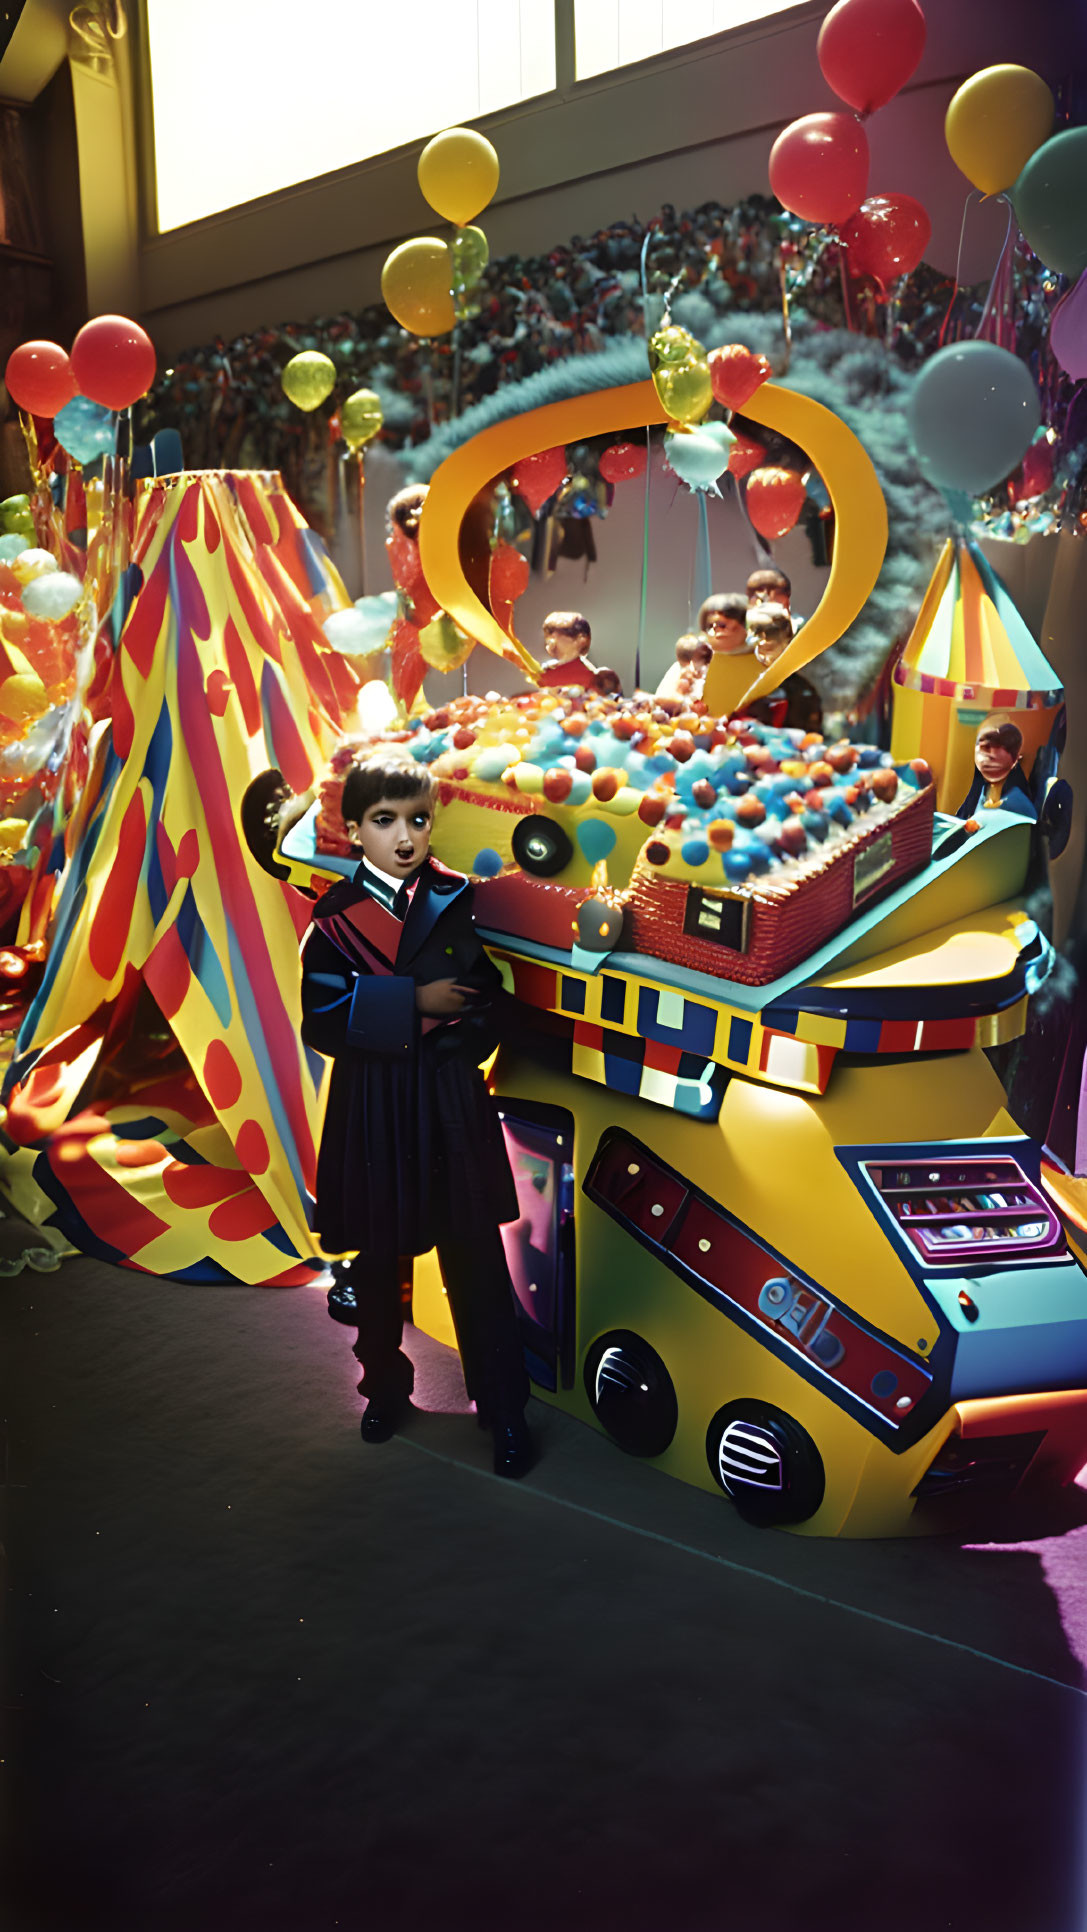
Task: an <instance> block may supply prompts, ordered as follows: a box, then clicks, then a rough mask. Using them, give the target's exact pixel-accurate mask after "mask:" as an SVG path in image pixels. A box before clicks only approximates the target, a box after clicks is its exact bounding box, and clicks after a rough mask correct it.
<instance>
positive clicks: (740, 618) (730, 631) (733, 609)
mask: <svg viewBox="0 0 1087 1932" xmlns="http://www.w3.org/2000/svg"><path fill="white" fill-rule="evenodd" d="M698 628H699V630H700V631H702V632H703V633H704V634H705V636H706V637H708V638H709V641H710V647H711V649H712V650H713V651H715V652H718V651H719V652H721V653H722V654H723V655H724V656H726V657H738V656H739V655H740V654H741V653H742V652H744V651H750V649H751V639H750V638H749V637H748V635H747V598H746V597H745V596H744V595H743V594H742V593H741V592H740V591H725V592H724V593H721V594H715V595H714V596H713V597H707V599H706V601H705V603H704V604H703V606H702V608H701V610H700V611H699V613H698Z"/></svg>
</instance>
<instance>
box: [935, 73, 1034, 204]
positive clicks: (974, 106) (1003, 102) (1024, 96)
mask: <svg viewBox="0 0 1087 1932" xmlns="http://www.w3.org/2000/svg"><path fill="white" fill-rule="evenodd" d="M1053 120H1054V107H1053V96H1052V94H1051V93H1050V91H1049V89H1048V87H1047V86H1046V84H1045V82H1044V80H1043V79H1042V77H1041V75H1040V74H1036V73H1035V72H1034V70H1033V68H1030V67H1015V66H1011V65H1009V64H1005V65H1002V66H999V67H985V68H983V69H982V71H981V73H980V74H974V75H972V76H971V78H970V79H969V80H968V81H964V82H963V84H962V86H961V87H960V88H959V91H958V93H957V94H956V95H955V96H954V97H953V99H952V102H951V105H950V107H949V108H948V110H947V119H946V121H945V123H944V132H945V134H946V136H947V147H948V153H949V154H950V156H951V159H952V160H953V161H954V163H955V166H956V167H957V168H961V169H962V172H963V174H964V175H965V176H966V178H967V180H968V181H972V182H973V184H974V186H975V188H980V189H981V192H982V194H985V195H998V194H1000V193H1002V191H1003V190H1004V189H1005V188H1010V187H1011V185H1012V182H1013V181H1014V180H1016V178H1017V176H1018V175H1019V173H1020V172H1021V170H1022V168H1023V167H1024V166H1025V164H1026V163H1027V162H1028V161H1029V160H1030V157H1031V155H1032V154H1033V153H1034V151H1035V149H1036V148H1040V147H1041V145H1042V142H1043V141H1047V140H1048V139H1049V136H1050V135H1051V134H1052V132H1053Z"/></svg>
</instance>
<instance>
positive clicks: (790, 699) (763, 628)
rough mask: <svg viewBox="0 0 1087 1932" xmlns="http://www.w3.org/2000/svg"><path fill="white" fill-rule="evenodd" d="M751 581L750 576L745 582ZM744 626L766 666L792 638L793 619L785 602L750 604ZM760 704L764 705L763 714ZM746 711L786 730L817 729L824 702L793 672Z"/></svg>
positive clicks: (757, 653)
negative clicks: (775, 688)
mask: <svg viewBox="0 0 1087 1932" xmlns="http://www.w3.org/2000/svg"><path fill="white" fill-rule="evenodd" d="M754 574H755V575H756V576H759V575H764V576H767V575H769V574H770V573H769V572H758V571H756V572H755V573H754ZM778 574H779V575H783V574H784V573H782V572H779V573H778ZM751 581H752V579H751V578H749V579H748V582H749V583H750V582H751ZM747 629H748V633H749V635H750V637H751V639H752V641H753V643H754V647H755V656H756V658H757V659H758V661H759V663H760V664H761V665H763V667H764V668H767V669H768V668H769V666H770V665H771V664H774V663H776V662H777V659H778V658H779V657H780V656H781V654H782V652H783V651H787V650H788V648H789V645H790V644H791V643H792V641H793V626H792V619H791V618H790V616H789V612H788V609H787V607H786V606H785V605H784V604H776V603H769V602H762V601H757V602H755V603H753V604H752V605H751V607H750V609H749V610H748V613H747ZM760 706H765V707H766V711H765V714H764V712H763V711H762V710H760ZM746 713H747V715H748V716H749V717H753V718H756V719H762V720H763V721H764V722H765V723H768V724H773V725H777V726H779V727H784V728H785V729H790V730H797V731H819V730H820V729H821V728H822V723H823V701H822V699H821V698H820V696H819V693H818V691H817V690H816V689H815V686H814V685H813V684H809V682H808V680H807V678H805V677H801V675H800V673H799V671H792V672H790V674H789V676H788V677H786V678H785V679H784V680H783V682H782V684H781V685H780V686H779V687H778V689H777V690H776V691H771V692H770V693H769V694H768V695H767V696H766V697H765V698H760V699H756V700H755V703H754V704H752V705H749V706H747V707H746Z"/></svg>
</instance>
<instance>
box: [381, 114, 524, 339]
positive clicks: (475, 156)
mask: <svg viewBox="0 0 1087 1932" xmlns="http://www.w3.org/2000/svg"><path fill="white" fill-rule="evenodd" d="M419 186H420V188H421V189H422V191H423V193H424V195H425V196H426V198H427V200H428V201H429V203H430V205H431V207H432V208H433V209H434V210H435V212H436V213H437V214H439V215H444V216H445V219H446V221H455V222H456V224H457V226H458V228H463V227H464V224H465V222H469V221H474V220H475V217H476V216H477V215H478V214H479V212H480V210H481V209H483V208H485V207H486V206H487V203H488V202H489V201H490V199H491V197H492V195H493V194H494V191H495V189H496V188H497V186H498V156H497V154H496V153H495V151H494V149H493V148H492V146H491V144H490V142H489V141H488V140H486V139H485V137H484V136H483V135H482V134H477V133H476V131H475V128H474V127H447V128H445V129H444V131H443V132H442V133H441V134H436V135H435V136H434V139H433V141H428V142H427V144H426V147H425V148H424V149H423V152H422V154H421V155H420V156H419ZM385 299H386V301H387V300H388V297H387V296H386V298H385Z"/></svg>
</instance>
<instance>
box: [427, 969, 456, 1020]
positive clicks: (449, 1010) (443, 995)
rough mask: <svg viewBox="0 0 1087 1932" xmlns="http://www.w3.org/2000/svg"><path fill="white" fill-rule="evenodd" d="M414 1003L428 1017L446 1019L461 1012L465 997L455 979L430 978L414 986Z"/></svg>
mask: <svg viewBox="0 0 1087 1932" xmlns="http://www.w3.org/2000/svg"><path fill="white" fill-rule="evenodd" d="M415 1004H416V1006H417V1007H418V1009H419V1011H420V1013H425V1014H426V1015H427V1017H428V1019H432V1020H448V1019H452V1018H453V1016H454V1014H456V1013H463V1011H464V1007H465V997H464V994H463V993H462V992H461V990H460V987H459V986H458V985H457V982H456V980H455V979H432V980H431V981H430V982H429V983H428V984H427V985H426V986H417V987H416V988H415Z"/></svg>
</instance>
